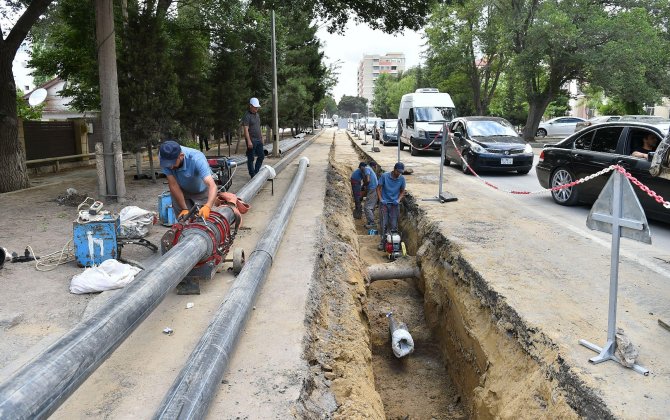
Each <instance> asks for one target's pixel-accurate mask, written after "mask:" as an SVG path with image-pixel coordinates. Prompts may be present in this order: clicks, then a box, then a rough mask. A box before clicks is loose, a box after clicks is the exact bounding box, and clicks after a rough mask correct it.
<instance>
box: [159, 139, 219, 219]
mask: <svg viewBox="0 0 670 420" xmlns="http://www.w3.org/2000/svg"><path fill="white" fill-rule="evenodd" d="M158 156H159V157H160V165H161V168H162V169H163V173H164V174H165V175H166V176H167V180H168V187H169V188H170V196H171V197H172V208H173V209H174V213H175V214H176V215H178V217H182V216H184V215H186V214H188V212H189V210H190V209H191V207H193V206H194V205H195V204H198V205H200V206H201V207H200V212H199V213H198V215H199V216H202V217H204V218H205V219H206V218H208V217H209V212H210V210H211V209H212V206H213V205H214V200H215V199H216V193H217V187H216V183H215V182H214V178H212V170H211V169H210V168H209V165H208V164H207V158H206V157H205V155H204V154H203V153H202V152H201V151H199V150H195V149H191V148H190V147H182V146H180V145H179V143H177V142H176V141H173V140H168V141H164V142H163V143H161V146H160V149H159V152H158Z"/></svg>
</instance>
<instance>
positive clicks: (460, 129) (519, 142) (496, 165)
mask: <svg viewBox="0 0 670 420" xmlns="http://www.w3.org/2000/svg"><path fill="white" fill-rule="evenodd" d="M450 132H451V136H453V137H452V140H453V142H452V140H449V141H447V142H446V144H445V150H444V164H445V165H449V164H450V163H451V162H459V163H460V165H461V169H462V170H463V173H466V174H467V173H470V171H469V170H468V167H467V165H466V162H467V164H468V165H470V167H471V168H472V169H473V170H474V171H475V172H477V171H479V170H485V171H503V172H510V171H516V172H518V173H520V174H527V173H528V172H530V169H531V168H532V167H533V148H532V147H531V145H530V144H527V143H526V142H525V141H524V140H523V138H522V137H520V136H519V135H518V134H517V132H516V130H514V126H513V125H512V124H510V123H509V121H507V120H506V119H504V118H499V117H459V118H455V119H454V120H453V121H452V122H451V125H450ZM454 144H455V145H456V147H458V151H459V152H460V156H462V158H461V157H460V156H459V154H458V152H457V151H456V148H455V147H454Z"/></svg>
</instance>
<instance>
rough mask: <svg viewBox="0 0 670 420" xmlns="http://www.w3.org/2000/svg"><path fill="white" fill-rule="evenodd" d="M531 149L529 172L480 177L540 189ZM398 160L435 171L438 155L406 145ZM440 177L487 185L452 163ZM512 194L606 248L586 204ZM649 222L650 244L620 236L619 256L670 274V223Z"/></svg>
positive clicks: (509, 187) (510, 186)
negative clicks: (416, 151)
mask: <svg viewBox="0 0 670 420" xmlns="http://www.w3.org/2000/svg"><path fill="white" fill-rule="evenodd" d="M361 137H362V136H361ZM367 139H368V141H369V142H371V141H372V139H371V137H370V136H369V135H368V136H367ZM375 146H378V142H376V144H375ZM379 147H380V148H382V149H386V150H389V149H392V148H393V149H395V148H396V147H397V146H389V147H388V148H387V147H384V146H381V145H379ZM534 150H535V162H534V165H533V169H532V170H531V171H530V173H528V174H526V175H518V174H516V173H510V174H505V173H483V174H481V175H480V177H481V178H482V179H483V180H485V181H488V182H490V183H491V184H494V185H495V186H497V187H498V188H499V189H501V190H515V191H532V192H535V191H540V190H542V189H543V188H542V187H541V186H540V183H539V182H538V180H537V175H536V173H535V165H536V164H537V161H538V157H539V154H540V151H541V149H539V148H536V149H534ZM400 159H401V160H402V161H404V162H417V163H422V164H426V165H435V166H436V170H439V164H440V156H439V154H437V153H435V152H430V153H424V154H423V155H421V156H411V155H410V153H409V151H408V150H407V148H405V150H404V151H401V152H400ZM436 173H439V172H436ZM444 176H445V181H444V184H443V189H444V190H447V191H448V190H449V178H450V177H469V178H470V180H471V182H472V183H473V188H481V189H482V190H483V191H484V190H486V189H490V188H491V187H489V186H487V185H486V184H485V183H484V182H482V181H481V180H478V179H477V178H476V177H474V176H472V175H464V174H463V173H462V172H461V169H460V167H459V166H457V165H456V164H454V163H452V164H451V166H450V167H446V168H445V170H444ZM516 197H517V198H518V200H519V205H520V206H524V207H525V208H526V209H527V211H528V212H533V213H536V214H540V215H542V216H543V217H545V218H547V219H549V220H552V221H554V222H556V223H558V224H560V225H562V226H564V227H565V229H566V230H568V231H571V232H572V233H574V234H578V235H580V236H583V237H586V238H590V239H591V240H592V241H593V244H594V246H597V247H603V248H606V249H607V250H609V249H610V245H611V235H609V234H606V233H603V232H596V231H592V230H590V229H589V228H587V227H586V218H587V217H588V214H589V211H590V209H591V206H590V205H578V206H571V207H566V206H560V205H558V204H556V203H555V202H554V201H553V199H552V198H551V194H549V193H548V192H547V193H542V194H533V195H517V196H516ZM668 220H670V210H669V211H668ZM649 223H650V229H651V238H652V244H651V245H647V244H644V243H642V242H637V241H633V240H630V239H625V238H624V239H622V240H621V256H622V258H629V259H632V260H635V261H638V262H640V263H641V264H644V265H645V266H647V267H649V268H650V269H652V270H654V271H656V272H657V273H659V274H662V275H665V276H670V223H668V224H665V223H659V222H655V221H650V222H649Z"/></svg>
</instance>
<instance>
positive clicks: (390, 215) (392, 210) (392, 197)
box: [377, 162, 405, 251]
mask: <svg viewBox="0 0 670 420" xmlns="http://www.w3.org/2000/svg"><path fill="white" fill-rule="evenodd" d="M404 171H405V165H404V164H403V163H402V162H398V163H396V164H395V166H393V171H391V172H384V174H382V176H381V177H379V185H378V186H377V198H378V199H379V213H380V217H381V226H380V227H381V229H380V230H379V233H381V236H382V237H381V242H380V243H379V246H378V247H377V249H378V250H380V251H383V250H384V245H385V243H386V233H387V232H390V231H393V230H398V215H399V214H400V206H399V204H400V200H402V198H403V197H404V196H405V177H404V176H402V173H403V172H404Z"/></svg>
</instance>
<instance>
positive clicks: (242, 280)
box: [154, 157, 308, 419]
mask: <svg viewBox="0 0 670 420" xmlns="http://www.w3.org/2000/svg"><path fill="white" fill-rule="evenodd" d="M307 165H308V160H307V158H304V157H303V158H301V159H300V165H299V167H298V172H297V173H296V175H295V178H294V179H293V182H292V183H291V186H290V187H289V189H288V191H287V192H286V195H284V197H283V199H282V200H281V205H280V207H279V208H278V209H277V211H276V212H275V213H274V216H273V217H272V219H271V222H270V224H269V225H268V227H267V228H266V229H265V232H264V233H263V236H262V237H261V239H260V240H259V242H258V245H257V246H256V249H255V250H254V251H253V252H252V253H251V255H250V256H249V259H248V260H247V262H246V263H245V265H244V268H243V269H242V271H241V272H240V274H239V275H238V276H237V279H236V280H235V283H234V284H233V286H232V287H231V288H230V290H229V291H228V292H227V293H226V296H225V297H224V299H223V303H222V304H221V306H220V307H219V310H218V311H217V312H216V314H215V316H214V319H213V320H212V322H211V323H210V324H209V327H208V328H207V330H206V331H205V333H204V334H203V335H202V337H201V338H200V341H199V342H198V344H197V346H196V347H195V349H194V350H193V352H192V353H191V355H190V356H189V358H188V361H187V362H186V366H184V368H183V369H182V370H181V372H180V373H179V376H177V379H176V380H175V382H174V383H173V384H172V387H170V390H169V391H168V393H167V395H166V396H165V398H164V399H163V402H162V403H161V405H160V407H159V408H158V410H157V412H156V414H155V416H154V419H202V418H205V415H206V414H207V409H208V408H209V404H210V403H211V401H212V399H213V398H214V395H215V394H216V391H217V390H218V389H219V386H220V384H221V379H222V378H223V375H224V373H225V370H226V367H227V366H228V362H229V360H230V355H231V354H232V352H233V349H234V347H235V344H236V343H237V339H238V337H239V335H240V332H241V331H242V328H243V327H244V325H245V323H246V321H247V318H248V316H249V313H250V312H251V308H252V305H253V303H254V301H255V300H256V296H257V295H258V292H259V290H260V289H261V287H262V285H263V282H264V281H265V279H266V278H267V276H268V273H269V272H270V268H271V266H272V260H273V258H274V256H275V254H276V253H277V249H278V248H279V244H280V243H281V240H282V237H283V235H284V231H285V230H286V226H287V225H288V221H289V219H290V217H291V213H292V212H293V208H294V207H295V203H296V201H297V199H298V195H299V193H300V189H301V188H302V184H303V182H304V180H305V172H306V170H307Z"/></svg>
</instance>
